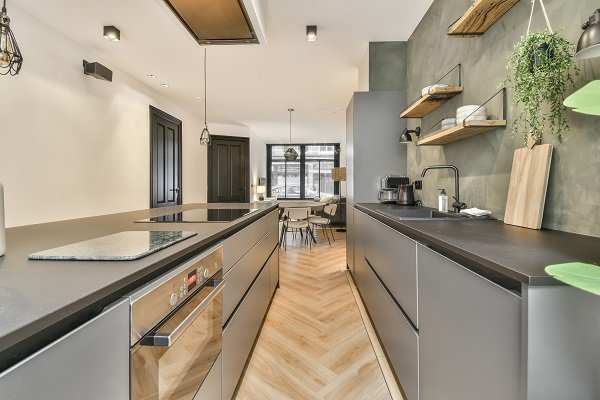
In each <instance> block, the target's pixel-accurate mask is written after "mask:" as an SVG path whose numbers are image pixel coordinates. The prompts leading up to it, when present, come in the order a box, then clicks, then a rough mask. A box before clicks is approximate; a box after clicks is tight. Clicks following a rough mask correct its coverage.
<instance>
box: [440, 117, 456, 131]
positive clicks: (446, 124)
mask: <svg viewBox="0 0 600 400" xmlns="http://www.w3.org/2000/svg"><path fill="white" fill-rule="evenodd" d="M455 126H456V118H446V119H444V120H442V130H444V131H445V130H446V129H450V128H454V127H455Z"/></svg>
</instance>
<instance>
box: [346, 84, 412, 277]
mask: <svg viewBox="0 0 600 400" xmlns="http://www.w3.org/2000/svg"><path fill="white" fill-rule="evenodd" d="M406 105H407V103H406V91H404V90H390V91H376V92H356V93H354V95H353V96H352V99H351V100H350V103H349V105H348V107H347V109H346V167H347V171H346V172H347V180H348V182H347V196H346V197H347V199H346V212H347V214H346V219H347V221H346V224H347V231H348V236H347V250H346V251H347V254H346V256H347V257H346V259H347V263H348V267H349V268H350V270H351V271H353V270H354V252H353V246H352V240H353V239H352V238H353V234H354V232H353V230H354V229H353V217H354V204H355V203H373V202H377V201H378V200H377V193H378V192H379V189H380V182H381V178H382V177H384V176H386V175H406V168H407V167H406V146H405V145H401V144H400V143H399V142H398V140H399V138H400V134H401V132H402V131H403V130H404V128H406V121H405V120H402V119H400V117H399V113H400V110H402V109H404V108H406Z"/></svg>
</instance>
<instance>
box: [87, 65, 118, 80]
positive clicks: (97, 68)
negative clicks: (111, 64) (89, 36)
mask: <svg viewBox="0 0 600 400" xmlns="http://www.w3.org/2000/svg"><path fill="white" fill-rule="evenodd" d="M83 73H84V74H86V75H90V76H93V77H94V78H96V79H100V80H103V81H109V82H112V74H113V73H112V71H111V70H110V69H108V68H106V67H105V66H104V65H102V64H100V63H98V62H87V61H85V60H83Z"/></svg>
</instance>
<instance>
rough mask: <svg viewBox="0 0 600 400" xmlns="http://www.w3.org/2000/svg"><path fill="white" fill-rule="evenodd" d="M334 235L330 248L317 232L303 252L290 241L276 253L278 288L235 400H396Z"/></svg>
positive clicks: (341, 239)
mask: <svg viewBox="0 0 600 400" xmlns="http://www.w3.org/2000/svg"><path fill="white" fill-rule="evenodd" d="M335 235H336V241H335V243H332V246H331V247H330V246H329V245H328V244H327V239H325V238H324V237H323V236H322V233H321V232H318V234H317V241H318V244H317V245H316V246H313V248H312V250H309V249H308V246H307V245H305V244H304V243H303V241H302V240H301V239H300V237H297V238H296V239H295V240H294V239H293V238H292V236H291V234H289V236H288V248H287V252H286V251H284V250H283V249H280V285H281V287H280V288H279V289H278V290H277V292H276V294H275V297H274V299H273V303H272V305H271V309H270V311H269V314H268V315H267V318H266V320H265V324H264V326H263V328H262V331H261V334H260V337H259V339H258V341H257V343H256V347H255V349H254V353H253V355H252V357H251V359H250V362H249V364H248V368H247V370H246V373H245V376H244V377H243V379H242V382H241V383H240V387H239V391H238V394H237V400H259V399H260V400H263V399H265V400H267V399H273V400H275V399H277V400H284V399H293V400H301V399H336V400H337V399H340V400H342V399H343V400H346V399H348V400H353V399H356V400H358V399H369V400H380V399H381V400H384V399H392V398H394V399H397V398H401V396H400V394H399V390H398V387H397V386H396V383H395V381H394V380H393V377H392V375H391V373H390V372H389V366H388V365H387V361H386V360H385V357H383V353H382V352H381V350H380V348H378V343H374V345H375V349H374V347H373V345H372V343H371V340H373V339H374V338H371V340H370V338H369V335H368V333H367V329H369V330H370V333H371V334H373V332H372V328H371V327H370V323H368V322H367V324H366V325H367V327H365V323H364V322H363V318H361V311H363V312H364V309H362V310H361V308H362V304H358V305H357V301H356V296H357V293H356V292H353V290H355V289H354V288H353V287H352V284H351V281H349V279H348V278H349V276H347V272H346V248H345V239H346V238H345V233H339V232H335ZM358 301H359V302H360V300H358ZM359 306H360V307H359ZM375 342H376V339H375ZM376 349H377V351H376ZM380 364H381V366H380ZM382 367H383V371H384V372H382ZM384 375H385V377H386V378H387V379H388V382H389V384H390V387H389V388H388V385H387V384H386V380H385V378H384Z"/></svg>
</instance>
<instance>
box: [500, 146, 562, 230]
mask: <svg viewBox="0 0 600 400" xmlns="http://www.w3.org/2000/svg"><path fill="white" fill-rule="evenodd" d="M551 161H552V145H551V144H538V145H534V146H533V148H531V147H525V148H522V149H516V150H515V156H514V158H513V164H512V171H511V174H510V184H509V187H508V198H507V200H506V211H505V213H504V223H505V224H509V225H516V226H522V227H525V228H531V229H540V228H541V227H542V217H543V215H544V204H545V202H546V189H547V188H548V176H549V174H550V162H551Z"/></svg>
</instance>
